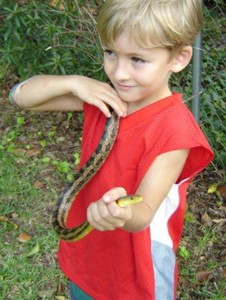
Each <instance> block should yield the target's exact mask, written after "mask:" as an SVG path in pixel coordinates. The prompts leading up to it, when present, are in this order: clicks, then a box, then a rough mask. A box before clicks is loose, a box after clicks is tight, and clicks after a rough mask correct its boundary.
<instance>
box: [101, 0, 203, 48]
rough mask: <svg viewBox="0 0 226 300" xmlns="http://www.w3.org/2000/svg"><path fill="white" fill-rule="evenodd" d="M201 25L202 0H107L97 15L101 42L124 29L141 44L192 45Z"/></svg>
mask: <svg viewBox="0 0 226 300" xmlns="http://www.w3.org/2000/svg"><path fill="white" fill-rule="evenodd" d="M201 25H202V4H201V0H106V1H105V3H104V5H103V7H102V9H101V11H100V13H99V16H98V18H97V30H98V32H99V35H100V39H101V42H102V43H103V44H104V45H113V44H114V41H115V39H116V38H117V37H118V36H119V35H120V34H121V33H122V32H124V31H127V30H128V32H129V33H130V36H131V38H132V39H133V40H134V41H135V42H136V43H137V44H138V45H140V46H141V47H144V48H152V47H163V48H169V49H172V50H175V49H179V48H181V47H183V46H188V45H191V44H192V43H193V41H194V39H195V37H196V35H197V34H198V32H199V31H200V28H201Z"/></svg>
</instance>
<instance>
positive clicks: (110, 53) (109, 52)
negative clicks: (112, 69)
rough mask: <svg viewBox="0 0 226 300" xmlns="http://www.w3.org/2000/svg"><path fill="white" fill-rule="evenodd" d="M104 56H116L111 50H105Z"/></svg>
mask: <svg viewBox="0 0 226 300" xmlns="http://www.w3.org/2000/svg"><path fill="white" fill-rule="evenodd" d="M104 54H107V55H108V56H113V55H114V52H113V51H111V50H109V49H105V50H104Z"/></svg>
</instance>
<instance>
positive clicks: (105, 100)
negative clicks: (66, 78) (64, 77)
mask: <svg viewBox="0 0 226 300" xmlns="http://www.w3.org/2000/svg"><path fill="white" fill-rule="evenodd" d="M70 91H71V92H72V93H73V94H74V95H75V96H76V97H78V98H79V99H81V100H82V101H84V102H87V103H89V104H92V105H94V106H96V107H98V108H99V109H100V110H101V111H102V112H103V113H104V115H105V116H106V117H110V116H111V113H110V109H109V108H110V107H111V108H112V109H113V110H114V111H115V112H116V113H117V114H118V116H120V117H123V116H126V112H127V105H126V103H125V102H123V101H122V100H121V99H120V98H119V96H118V94H117V92H116V91H115V90H114V88H112V87H111V86H110V85H109V84H107V83H104V82H101V81H98V80H95V79H92V78H89V77H85V76H79V75H74V76H71V82H70Z"/></svg>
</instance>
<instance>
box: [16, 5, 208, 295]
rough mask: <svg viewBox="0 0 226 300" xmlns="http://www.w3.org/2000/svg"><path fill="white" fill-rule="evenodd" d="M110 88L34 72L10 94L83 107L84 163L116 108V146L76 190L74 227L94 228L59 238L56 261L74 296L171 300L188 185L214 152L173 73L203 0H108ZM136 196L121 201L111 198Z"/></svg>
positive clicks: (52, 105)
mask: <svg viewBox="0 0 226 300" xmlns="http://www.w3.org/2000/svg"><path fill="white" fill-rule="evenodd" d="M97 21H98V22H97V28H98V31H99V34H100V39H101V43H102V45H103V49H104V69H105V72H106V74H107V76H108V78H109V79H110V81H111V84H112V86H113V87H114V88H113V87H111V86H110V85H108V84H106V83H102V82H98V81H96V80H93V79H90V78H87V77H83V76H76V75H71V76H69V75H68V76H48V75H42V76H36V77H33V78H31V79H29V80H28V81H25V82H23V83H21V84H20V85H19V86H17V88H16V89H15V91H14V93H13V97H14V99H15V101H16V103H17V104H18V105H19V106H21V107H22V108H25V109H32V110H39V111H44V110H52V111H53V110H55V111H63V110H64V111H79V110H84V116H85V119H84V130H83V139H82V154H81V163H80V167H81V166H82V165H83V164H84V163H85V162H86V161H87V159H88V158H89V157H90V155H91V154H92V153H93V151H94V150H95V148H96V146H97V144H98V143H99V140H100V138H101V134H102V132H103V129H104V126H105V122H106V118H108V117H110V114H111V113H110V108H111V109H113V110H115V111H116V113H117V114H118V115H119V116H120V117H121V119H120V128H119V132H118V136H117V139H116V142H115V144H114V146H113V149H112V151H111V153H110V155H109V156H108V158H107V159H106V161H105V162H104V164H103V166H102V167H101V169H100V170H99V171H98V172H97V174H96V175H95V177H94V178H92V179H91V181H90V182H89V183H88V184H87V185H86V186H85V187H84V188H83V189H82V190H81V191H80V192H79V194H78V196H77V197H76V201H74V203H73V205H72V208H71V210H70V213H69V216H68V223H67V225H68V227H75V226H77V225H78V224H80V223H81V222H84V220H85V219H86V218H87V219H88V221H89V222H90V224H91V225H92V226H93V227H94V228H95V229H96V230H94V231H92V232H91V233H90V234H89V235H88V236H86V237H85V238H84V239H82V240H80V241H78V242H73V243H68V242H65V241H60V247H59V256H58V258H59V264H60V267H61V269H62V271H63V272H64V273H65V274H66V275H67V276H68V278H69V279H70V281H71V299H96V300H128V299H129V300H137V299H142V300H150V299H155V300H171V299H175V297H176V285H177V265H176V260H175V251H176V250H177V247H178V244H179V241H180V238H181V234H182V227H183V218H184V213H185V208H186V202H185V201H186V199H185V198H186V189H187V187H188V184H189V183H190V182H191V180H192V179H193V177H194V176H195V175H196V174H197V173H198V172H200V171H201V170H202V169H203V168H205V167H206V166H207V165H208V164H209V162H210V161H211V159H212V157H213V153H212V151H211V149H210V147H209V144H208V142H207V141H206V139H205V137H204V135H203V133H202V132H201V130H200V128H199V127H198V125H197V124H196V122H195V120H194V118H193V116H192V114H191V113H190V111H189V110H188V109H187V107H186V106H185V105H184V104H183V102H182V95H181V94H175V93H172V92H171V90H170V88H169V78H170V75H171V74H172V73H177V72H180V71H182V70H183V69H184V68H185V67H186V66H187V65H188V63H189V62H190V60H191V57H192V47H191V44H192V42H193V40H194V38H195V36H196V34H197V33H198V32H199V30H200V27H201V22H202V12H201V1H198V0H149V1H141V0H106V1H105V3H104V5H103V7H102V10H101V12H100V14H99V17H98V20H97ZM135 193H137V194H140V195H142V196H143V201H142V202H141V203H138V204H136V205H134V206H128V207H125V208H121V207H119V206H118V205H117V204H116V202H115V200H116V199H117V198H119V197H120V196H123V195H126V194H135Z"/></svg>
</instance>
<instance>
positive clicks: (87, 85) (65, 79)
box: [13, 75, 126, 116]
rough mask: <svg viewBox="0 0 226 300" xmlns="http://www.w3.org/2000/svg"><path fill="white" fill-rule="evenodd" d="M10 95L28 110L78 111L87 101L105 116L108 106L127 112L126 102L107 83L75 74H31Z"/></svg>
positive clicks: (123, 113)
mask: <svg viewBox="0 0 226 300" xmlns="http://www.w3.org/2000/svg"><path fill="white" fill-rule="evenodd" d="M13 98H14V100H15V102H16V104H17V105H19V106H20V107H22V108H24V109H29V110H38V111H80V110H83V102H87V103H90V104H92V105H94V106H96V107H98V108H99V109H100V110H101V111H102V112H103V113H104V114H105V115H106V116H110V113H109V106H110V107H112V108H113V109H114V110H115V111H116V113H118V115H120V116H122V115H125V113H126V107H125V104H124V103H123V102H122V100H121V99H120V98H119V97H118V95H117V93H116V92H115V90H114V89H113V88H112V87H111V86H110V85H109V84H107V83H103V82H100V81H97V80H94V79H91V78H88V77H85V76H78V75H65V76H56V75H39V76H34V77H32V78H30V79H28V80H27V81H25V82H22V83H21V84H20V85H18V86H17V88H16V89H15V91H14V93H13Z"/></svg>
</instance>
